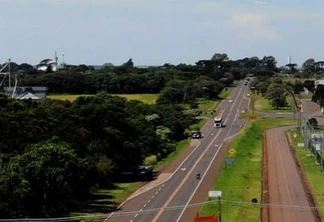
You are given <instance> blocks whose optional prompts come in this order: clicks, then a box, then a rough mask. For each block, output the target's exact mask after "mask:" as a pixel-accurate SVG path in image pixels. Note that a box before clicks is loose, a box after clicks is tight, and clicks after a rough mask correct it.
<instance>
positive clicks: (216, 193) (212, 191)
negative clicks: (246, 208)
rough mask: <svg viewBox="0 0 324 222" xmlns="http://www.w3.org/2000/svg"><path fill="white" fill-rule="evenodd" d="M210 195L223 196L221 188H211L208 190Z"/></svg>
mask: <svg viewBox="0 0 324 222" xmlns="http://www.w3.org/2000/svg"><path fill="white" fill-rule="evenodd" d="M208 196H209V197H221V196H222V191H220V190H211V191H209V192H208Z"/></svg>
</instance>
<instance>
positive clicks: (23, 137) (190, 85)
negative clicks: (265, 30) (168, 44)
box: [0, 53, 324, 218]
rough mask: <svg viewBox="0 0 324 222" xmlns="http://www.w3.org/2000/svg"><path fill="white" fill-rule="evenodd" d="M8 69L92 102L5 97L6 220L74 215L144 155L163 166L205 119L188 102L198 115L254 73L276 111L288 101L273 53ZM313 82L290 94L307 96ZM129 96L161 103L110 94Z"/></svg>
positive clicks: (0, 165) (0, 212)
mask: <svg viewBox="0 0 324 222" xmlns="http://www.w3.org/2000/svg"><path fill="white" fill-rule="evenodd" d="M11 69H12V70H11V71H12V72H13V73H16V74H17V75H18V78H19V85H21V86H23V85H29V86H47V87H48V88H49V92H50V93H57V94H60V93H67V94H93V95H94V96H83V97H79V98H78V99H77V100H75V101H73V102H69V101H58V100H49V99H47V100H46V101H44V102H42V103H35V102H33V101H29V100H28V101H21V100H14V99H11V98H9V97H8V96H6V95H5V94H0V133H1V137H0V217H1V218H19V217H56V216H66V215H68V214H69V211H70V210H71V208H72V207H73V206H75V205H76V204H77V203H78V202H81V201H82V200H83V199H84V198H87V196H88V195H89V194H90V193H91V191H92V190H93V189H97V188H100V187H104V186H107V185H109V184H111V183H113V182H115V181H116V180H117V179H123V178H122V177H120V175H122V174H123V173H124V172H134V171H135V170H136V167H137V166H138V165H141V164H143V162H144V161H145V159H146V158H147V157H150V156H155V157H156V160H157V161H159V160H161V159H163V158H165V157H166V156H167V155H169V154H170V153H171V152H173V151H174V150H175V147H176V143H177V142H179V141H180V140H182V139H184V138H186V137H187V135H186V130H187V129H188V128H189V126H190V125H192V124H194V123H197V119H196V118H195V117H196V116H197V115H199V111H198V112H188V110H185V108H184V106H183V105H182V104H184V103H185V104H189V107H190V110H191V111H192V110H195V108H197V103H196V102H197V101H196V99H197V98H199V97H203V98H206V99H218V96H219V93H220V92H221V91H222V90H223V89H225V88H226V87H229V86H231V85H232V84H233V82H234V81H235V80H240V79H243V78H245V77H246V76H247V75H254V76H255V80H254V81H252V82H251V86H253V87H255V88H256V89H257V90H258V91H259V92H261V93H264V94H265V95H268V96H269V98H273V99H274V101H275V103H274V104H275V105H277V106H280V105H283V104H284V103H285V100H284V99H283V98H282V97H281V96H282V95H284V94H283V93H282V91H280V90H282V85H280V84H283V82H281V81H280V78H279V79H278V78H277V79H276V80H275V79H272V80H271V82H269V81H270V78H269V77H273V76H276V75H277V74H278V73H280V71H281V70H280V68H278V67H277V66H276V60H275V58H274V57H272V56H265V57H263V58H262V59H259V58H258V57H251V58H244V59H240V60H236V61H233V60H230V59H229V57H228V56H227V55H226V54H224V53H216V54H215V55H213V56H212V58H211V59H209V60H200V61H198V62H197V63H196V64H195V65H186V64H179V65H171V64H164V65H163V66H160V67H147V68H138V67H135V66H134V63H133V61H132V60H129V61H127V62H126V63H124V64H123V65H121V66H113V65H111V64H106V65H105V66H104V67H103V68H102V69H100V70H94V68H93V67H89V66H86V65H79V66H66V67H65V69H62V70H59V71H58V72H45V73H44V72H39V71H37V70H35V69H34V67H33V66H30V65H28V64H25V63H24V64H21V65H17V64H12V67H11ZM4 71H6V70H4ZM276 84H277V85H276ZM278 84H279V85H278ZM307 84H308V85H309V86H310V85H311V83H306V82H305V83H301V84H295V83H294V84H292V85H290V87H291V88H290V89H292V90H293V91H295V92H300V89H301V88H303V87H304V86H305V85H307ZM270 85H271V87H269V86H270ZM268 88H269V89H274V90H272V91H270V90H268ZM274 91H275V92H276V93H274ZM123 93H132V94H134V93H158V94H159V98H158V100H157V102H156V104H152V105H148V104H144V103H142V102H139V101H127V100H126V99H123V98H121V97H118V96H113V95H112V94H123ZM280 98H281V99H282V101H281V100H279V99H280ZM323 101H324V100H323ZM190 110H189V111H190Z"/></svg>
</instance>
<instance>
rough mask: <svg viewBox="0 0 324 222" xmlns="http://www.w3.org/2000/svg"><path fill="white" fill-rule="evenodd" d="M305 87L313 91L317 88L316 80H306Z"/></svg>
mask: <svg viewBox="0 0 324 222" xmlns="http://www.w3.org/2000/svg"><path fill="white" fill-rule="evenodd" d="M304 87H305V88H306V89H308V90H309V91H310V92H311V93H313V92H314V90H315V82H314V80H305V82H304Z"/></svg>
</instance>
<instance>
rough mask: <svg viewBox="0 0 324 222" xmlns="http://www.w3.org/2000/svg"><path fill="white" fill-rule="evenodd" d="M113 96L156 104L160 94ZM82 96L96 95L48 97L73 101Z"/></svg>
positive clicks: (49, 96)
mask: <svg viewBox="0 0 324 222" xmlns="http://www.w3.org/2000/svg"><path fill="white" fill-rule="evenodd" d="M111 95H113V96H120V97H124V98H126V99H127V100H138V101H142V102H143V103H146V104H154V103H155V102H156V100H157V98H158V96H159V94H111ZM80 96H94V95H87V94H84V95H65V94H62V95H48V96H47V98H49V99H58V100H69V101H71V102H73V101H74V100H76V99H77V98H78V97H80Z"/></svg>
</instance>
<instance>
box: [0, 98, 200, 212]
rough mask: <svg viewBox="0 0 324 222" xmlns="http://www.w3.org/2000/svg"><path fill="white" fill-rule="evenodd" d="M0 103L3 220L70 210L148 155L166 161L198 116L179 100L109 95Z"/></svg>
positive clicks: (0, 180)
mask: <svg viewBox="0 0 324 222" xmlns="http://www.w3.org/2000/svg"><path fill="white" fill-rule="evenodd" d="M0 103H1V108H0V131H1V135H2V136H1V137H0V153H1V155H0V184H1V185H0V217H1V218H5V217H22V216H31V217H39V216H59V215H67V213H68V209H69V207H70V205H71V204H73V203H75V202H76V201H78V200H80V198H84V197H85V196H86V194H87V193H88V192H89V191H90V189H91V188H93V187H98V186H101V185H107V184H109V183H111V182H113V181H116V180H119V179H123V178H122V177H120V176H119V175H121V173H123V172H134V170H135V169H136V166H137V165H140V164H142V163H143V161H144V159H145V157H148V156H150V155H156V156H157V157H158V158H159V160H160V159H162V158H164V157H165V156H166V155H168V154H169V153H170V152H172V151H173V150H174V147H175V146H174V144H175V142H177V141H179V140H181V139H183V138H184V137H185V130H186V129H187V128H188V127H189V125H191V124H193V123H195V122H196V121H197V120H196V119H195V118H194V117H193V116H192V115H190V114H184V112H183V109H182V108H181V107H179V106H177V105H147V104H144V103H142V102H139V101H127V100H126V99H124V98H121V97H118V96H111V95H108V94H98V95H97V96H91V97H79V98H78V99H77V100H75V101H74V102H69V101H58V100H47V101H46V102H44V103H40V104H38V103H35V102H32V101H19V100H13V99H9V98H6V96H4V95H2V96H1V98H0ZM161 129H164V131H161ZM128 179H129V177H128ZM80 194H81V195H80Z"/></svg>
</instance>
